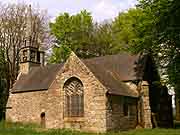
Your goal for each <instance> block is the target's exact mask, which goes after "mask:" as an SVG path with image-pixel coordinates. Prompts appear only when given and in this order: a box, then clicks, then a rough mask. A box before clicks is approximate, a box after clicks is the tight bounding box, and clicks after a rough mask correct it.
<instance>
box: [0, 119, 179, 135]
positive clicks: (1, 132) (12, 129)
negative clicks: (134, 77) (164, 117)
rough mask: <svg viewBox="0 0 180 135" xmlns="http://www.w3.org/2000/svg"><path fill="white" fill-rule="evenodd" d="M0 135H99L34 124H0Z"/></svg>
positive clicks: (174, 134) (133, 134)
mask: <svg viewBox="0 0 180 135" xmlns="http://www.w3.org/2000/svg"><path fill="white" fill-rule="evenodd" d="M179 132H180V129H138V130H131V131H121V132H116V133H115V132H109V133H101V134H102V135H155V134H156V135H166V134H168V135H178V134H179ZM0 135H99V134H98V133H97V134H96V133H86V132H78V131H72V130H68V129H49V130H47V129H41V128H39V127H38V126H36V125H34V124H21V123H9V122H8V123H3V122H1V123H0Z"/></svg>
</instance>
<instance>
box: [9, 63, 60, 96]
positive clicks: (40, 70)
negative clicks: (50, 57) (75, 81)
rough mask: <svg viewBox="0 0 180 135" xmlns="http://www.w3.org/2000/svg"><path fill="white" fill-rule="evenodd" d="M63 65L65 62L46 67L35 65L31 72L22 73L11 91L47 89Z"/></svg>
mask: <svg viewBox="0 0 180 135" xmlns="http://www.w3.org/2000/svg"><path fill="white" fill-rule="evenodd" d="M62 66H63V64H54V65H47V66H44V67H33V68H32V69H31V70H30V72H29V74H21V75H20V77H19V80H17V81H16V83H15V84H14V86H13V88H12V90H11V92H12V93H15V92H27V91H38V90H47V89H48V88H49V87H50V85H51V83H52V82H53V80H54V79H55V77H56V74H57V72H58V71H59V70H60V69H61V67H62Z"/></svg>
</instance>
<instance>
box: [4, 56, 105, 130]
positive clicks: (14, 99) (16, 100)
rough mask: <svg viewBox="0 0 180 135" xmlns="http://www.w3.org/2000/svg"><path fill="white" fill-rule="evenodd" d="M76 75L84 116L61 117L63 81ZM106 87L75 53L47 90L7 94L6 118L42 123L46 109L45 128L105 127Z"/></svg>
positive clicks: (97, 128) (96, 128)
mask: <svg viewBox="0 0 180 135" xmlns="http://www.w3.org/2000/svg"><path fill="white" fill-rule="evenodd" d="M71 77H77V78H78V79H80V80H81V81H82V83H83V87H84V116H83V117H71V118H68V117H64V114H63V113H64V94H65V93H64V91H63V86H64V83H65V82H66V81H67V80H68V79H69V78H71ZM105 93H106V89H105V88H104V87H103V85H102V84H101V83H100V82H99V81H98V80H97V79H96V77H95V76H94V75H93V74H92V73H91V72H90V71H89V70H88V68H87V67H86V66H85V65H84V64H83V63H82V62H81V60H80V59H79V58H77V57H76V55H74V54H72V55H71V57H70V58H69V59H68V60H67V62H66V63H65V65H64V67H63V68H62V69H61V70H60V71H59V73H58V74H57V76H56V78H55V80H54V82H53V83H52V84H51V86H50V88H49V89H48V90H46V91H34V92H25V93H16V94H10V97H9V101H8V105H7V106H8V107H12V109H10V110H8V111H7V113H6V114H7V119H8V120H12V121H15V122H17V121H19V122H33V123H34V122H35V123H38V124H39V123H41V117H40V115H41V113H42V112H45V121H46V122H45V125H46V127H47V128H71V129H79V130H84V131H93V132H105V131H106V94H105Z"/></svg>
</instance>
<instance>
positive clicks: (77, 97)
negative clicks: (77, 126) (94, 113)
mask: <svg viewBox="0 0 180 135" xmlns="http://www.w3.org/2000/svg"><path fill="white" fill-rule="evenodd" d="M63 89H64V91H65V106H64V107H65V108H64V115H65V117H82V116H83V115H84V90H83V84H82V82H81V81H80V80H79V79H78V78H75V77H72V78H70V79H68V80H67V81H66V82H65V84H64V88H63Z"/></svg>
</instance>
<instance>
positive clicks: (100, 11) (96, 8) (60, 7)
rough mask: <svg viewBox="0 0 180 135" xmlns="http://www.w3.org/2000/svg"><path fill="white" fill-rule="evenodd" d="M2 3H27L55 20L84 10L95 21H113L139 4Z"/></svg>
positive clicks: (96, 0)
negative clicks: (59, 15) (59, 16)
mask: <svg viewBox="0 0 180 135" xmlns="http://www.w3.org/2000/svg"><path fill="white" fill-rule="evenodd" d="M0 2H2V3H8V2H10V3H19V2H25V3H27V4H32V6H33V7H34V6H35V7H37V6H38V7H40V8H41V9H46V10H47V11H48V13H49V15H50V16H51V17H52V18H54V17H56V16H57V15H58V14H59V13H63V12H68V13H70V14H76V13H77V12H79V11H80V10H82V9H86V10H87V11H89V12H91V13H92V16H93V19H94V21H98V22H99V21H103V20H106V19H112V18H114V17H115V16H117V15H118V13H119V12H120V11H123V10H126V9H128V8H131V7H133V6H135V4H137V0H0Z"/></svg>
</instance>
